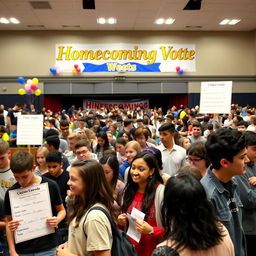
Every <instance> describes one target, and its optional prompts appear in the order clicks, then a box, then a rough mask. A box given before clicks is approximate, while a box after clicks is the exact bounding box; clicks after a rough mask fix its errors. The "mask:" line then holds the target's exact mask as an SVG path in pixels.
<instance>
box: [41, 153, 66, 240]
mask: <svg viewBox="0 0 256 256" xmlns="http://www.w3.org/2000/svg"><path fill="white" fill-rule="evenodd" d="M45 160H46V165H47V169H48V173H45V174H44V175H43V176H44V177H46V178H48V179H50V180H53V181H55V182H56V183H57V184H58V186H59V189H60V195H61V199H62V202H63V205H64V207H65V209H66V208H67V207H66V203H65V201H66V196H67V192H68V190H69V186H68V184H67V183H68V180H69V172H67V171H64V170H62V162H61V152H58V151H52V152H49V153H48V154H47V155H46V159H45ZM67 234H68V230H67V226H66V223H65V220H63V221H61V222H60V223H59V225H58V230H57V235H58V244H62V243H64V242H66V241H67Z"/></svg>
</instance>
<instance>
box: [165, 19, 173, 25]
mask: <svg viewBox="0 0 256 256" xmlns="http://www.w3.org/2000/svg"><path fill="white" fill-rule="evenodd" d="M174 21H175V19H172V18H169V19H166V20H165V24H167V25H170V24H173V22H174Z"/></svg>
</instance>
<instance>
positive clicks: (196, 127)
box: [188, 122, 206, 144]
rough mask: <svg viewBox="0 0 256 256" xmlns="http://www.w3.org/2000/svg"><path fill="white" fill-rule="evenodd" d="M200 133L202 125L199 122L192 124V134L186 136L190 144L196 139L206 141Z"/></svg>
mask: <svg viewBox="0 0 256 256" xmlns="http://www.w3.org/2000/svg"><path fill="white" fill-rule="evenodd" d="M201 134H202V127H201V124H200V123H198V122H196V123H193V124H192V135H191V136H188V138H189V139H190V141H191V144H193V143H195V142H197V141H201V142H206V139H205V138H204V137H203V136H201Z"/></svg>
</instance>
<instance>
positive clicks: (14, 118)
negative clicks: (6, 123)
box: [7, 109, 21, 125]
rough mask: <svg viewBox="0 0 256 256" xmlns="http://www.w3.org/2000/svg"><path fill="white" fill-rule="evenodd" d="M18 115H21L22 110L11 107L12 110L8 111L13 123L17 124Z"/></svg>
mask: <svg viewBox="0 0 256 256" xmlns="http://www.w3.org/2000/svg"><path fill="white" fill-rule="evenodd" d="M18 115H21V112H20V111H19V110H13V109H11V110H10V111H9V112H8V114H7V116H9V117H10V119H11V125H17V116H18Z"/></svg>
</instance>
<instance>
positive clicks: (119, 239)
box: [84, 206, 137, 256]
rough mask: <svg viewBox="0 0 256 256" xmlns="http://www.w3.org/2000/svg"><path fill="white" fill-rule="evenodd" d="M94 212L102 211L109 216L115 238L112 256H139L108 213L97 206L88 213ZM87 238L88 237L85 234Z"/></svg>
mask: <svg viewBox="0 0 256 256" xmlns="http://www.w3.org/2000/svg"><path fill="white" fill-rule="evenodd" d="M92 210H99V211H102V212H103V213H104V214H105V215H106V216H107V218H108V220H109V222H110V225H111V231H112V237H113V243H112V247H111V256H137V253H136V251H135V248H134V245H133V244H131V242H130V240H129V238H128V236H127V235H126V233H125V232H124V231H122V230H118V229H117V226H116V223H115V222H114V221H113V220H112V218H111V217H110V215H109V214H108V212H107V211H106V210H105V209H104V208H102V207H100V206H95V207H92V208H91V209H90V210H89V211H88V213H89V212H90V211H92ZM88 213H87V215H88ZM85 220H86V218H85ZM85 220H84V223H85ZM85 236H87V235H86V234H85Z"/></svg>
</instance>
